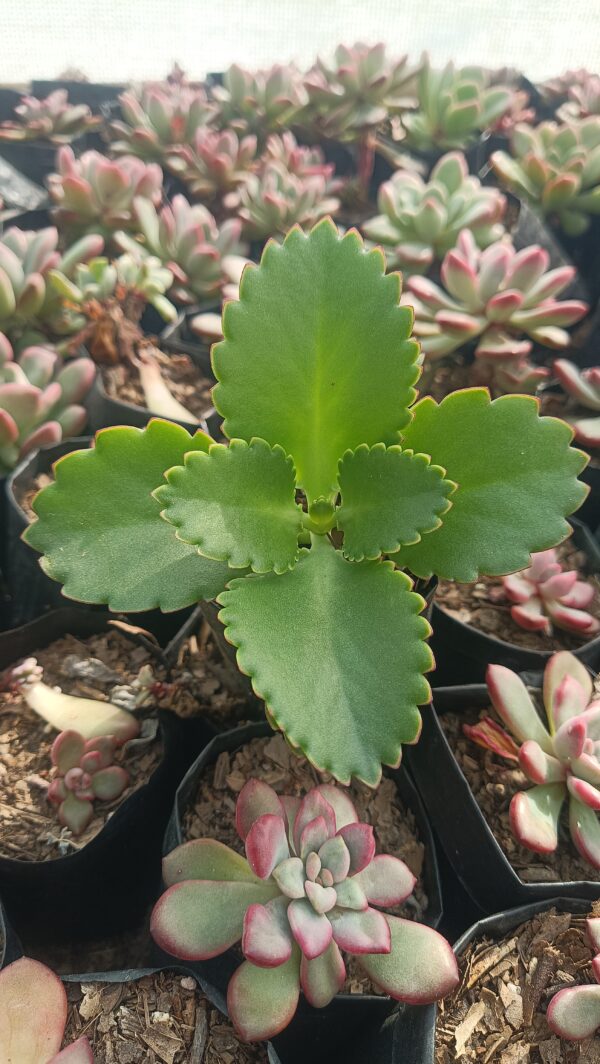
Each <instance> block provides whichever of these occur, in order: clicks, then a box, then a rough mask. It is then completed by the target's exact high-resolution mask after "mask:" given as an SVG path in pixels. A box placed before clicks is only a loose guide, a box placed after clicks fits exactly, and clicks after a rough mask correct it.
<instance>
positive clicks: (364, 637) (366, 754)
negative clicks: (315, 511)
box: [218, 537, 432, 785]
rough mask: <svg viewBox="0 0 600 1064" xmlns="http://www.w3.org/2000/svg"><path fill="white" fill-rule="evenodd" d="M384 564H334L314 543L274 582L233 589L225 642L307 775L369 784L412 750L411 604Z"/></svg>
mask: <svg viewBox="0 0 600 1064" xmlns="http://www.w3.org/2000/svg"><path fill="white" fill-rule="evenodd" d="M411 586H412V585H411V582H410V580H409V579H408V577H407V576H406V575H405V574H404V573H401V572H399V571H397V570H395V569H394V567H393V565H392V563H391V562H362V563H360V564H353V563H351V562H347V561H345V560H344V558H343V556H342V554H341V553H340V552H339V551H336V550H334V548H333V547H332V545H331V544H330V543H329V541H328V540H327V539H325V538H324V537H314V542H313V546H312V548H311V549H310V550H303V551H302V552H301V555H300V560H299V562H298V564H297V565H296V567H295V569H292V570H291V572H288V573H285V574H284V575H283V576H275V575H274V574H272V573H269V574H267V575H266V576H255V575H251V576H247V577H246V578H245V579H238V580H233V581H232V582H231V584H230V585H229V589H228V590H227V591H225V592H224V593H223V594H222V595H220V596H219V599H218V601H219V602H220V603H221V605H222V606H223V607H224V608H223V609H222V610H221V613H220V615H219V616H220V618H221V620H222V621H223V623H224V624H225V626H226V628H227V633H226V634H227V638H228V639H229V640H230V642H232V643H233V644H234V645H235V646H236V647H238V653H237V659H238V665H239V667H240V668H241V670H242V671H243V672H245V673H247V674H248V675H249V676H250V677H251V678H252V684H253V687H254V689H255V691H256V693H257V694H258V695H259V697H260V698H263V699H264V700H265V702H266V704H267V710H268V713H269V716H270V718H271V720H272V721H274V723H275V725H276V726H277V727H279V728H281V729H282V730H283V731H284V732H285V734H286V736H287V738H288V739H289V740H290V742H291V743H292V744H293V745H294V746H297V747H299V748H300V749H301V750H302V751H303V753H304V754H305V755H306V756H307V758H308V759H309V761H311V762H312V763H313V764H314V765H316V767H317V768H319V769H321V770H323V771H327V772H331V773H332V774H333V775H334V776H335V777H336V778H337V779H338V780H340V781H341V782H343V783H348V782H349V781H350V778H351V777H352V776H356V777H357V778H358V779H361V780H364V781H365V782H366V783H368V784H371V785H375V784H377V783H378V781H379V778H380V776H381V763H382V762H383V764H386V765H395V764H397V763H398V761H399V759H400V754H401V744H402V743H413V742H416V740H417V739H418V736H419V732H420V729H421V716H420V713H419V711H418V709H417V706H418V705H421V704H422V703H424V702H427V701H428V700H429V697H430V692H429V684H428V683H427V681H426V680H425V679H424V677H423V675H422V674H423V673H424V672H426V671H428V669H430V668H431V665H432V658H431V653H430V651H429V648H428V647H427V644H426V643H425V642H424V639H426V637H427V635H428V634H429V631H430V628H429V624H428V623H427V621H426V620H425V619H424V618H423V617H419V612H420V610H421V609H422V608H423V605H424V603H423V599H422V598H421V596H420V595H416V594H414V593H413V592H412V591H411V590H410V588H411Z"/></svg>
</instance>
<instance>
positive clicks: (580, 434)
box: [552, 358, 600, 447]
mask: <svg viewBox="0 0 600 1064" xmlns="http://www.w3.org/2000/svg"><path fill="white" fill-rule="evenodd" d="M552 369H553V372H554V376H555V377H558V380H559V381H560V383H561V385H562V387H563V388H564V390H565V392H566V393H567V395H568V397H569V399H570V403H569V406H568V407H567V410H566V413H565V419H566V420H567V421H568V422H569V424H571V425H572V426H573V431H574V433H575V439H576V440H577V442H578V443H580V444H581V445H582V446H583V447H600V366H591V367H590V368H589V369H579V367H578V366H576V365H575V363H574V362H570V361H569V360H568V359H567V358H557V359H555V361H554V362H553V363H552ZM571 407H575V409H571ZM577 408H579V409H577ZM582 410H583V411H586V410H590V411H593V412H594V414H596V415H597V416H596V417H589V416H587V417H586V416H584V415H583V414H582Z"/></svg>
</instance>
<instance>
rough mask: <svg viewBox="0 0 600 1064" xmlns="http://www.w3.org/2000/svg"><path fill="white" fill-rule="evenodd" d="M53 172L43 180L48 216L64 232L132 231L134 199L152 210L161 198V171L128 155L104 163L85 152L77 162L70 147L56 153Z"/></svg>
mask: <svg viewBox="0 0 600 1064" xmlns="http://www.w3.org/2000/svg"><path fill="white" fill-rule="evenodd" d="M56 160H57V166H58V173H56V174H50V176H49V177H48V192H49V194H50V199H51V200H52V203H53V205H54V210H53V216H54V218H55V219H56V224H57V226H58V228H59V229H60V230H61V231H64V232H66V233H69V234H76V235H78V234H81V233H101V234H102V235H103V236H107V237H110V236H112V235H113V233H114V232H115V230H117V229H131V230H133V231H136V230H137V218H136V215H135V213H134V209H133V205H134V200H136V199H139V198H143V199H144V200H146V201H147V202H148V203H149V204H150V205H152V204H154V205H156V206H158V205H159V204H160V202H161V200H162V194H163V188H162V180H163V175H162V170H161V168H160V166H159V165H158V164H157V163H145V162H142V160H141V159H137V158H135V156H133V155H124V156H122V157H121V158H119V159H107V158H106V156H104V155H101V154H100V152H97V151H85V152H84V153H83V155H81V156H80V157H79V158H78V159H77V158H75V155H74V154H73V151H72V150H71V148H61V149H60V150H59V152H58V153H57V157H56Z"/></svg>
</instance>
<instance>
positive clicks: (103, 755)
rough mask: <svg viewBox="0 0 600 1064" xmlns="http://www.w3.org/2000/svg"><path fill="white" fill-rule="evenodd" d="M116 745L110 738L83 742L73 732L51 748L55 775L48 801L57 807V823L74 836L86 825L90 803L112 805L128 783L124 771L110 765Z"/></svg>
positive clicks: (89, 815)
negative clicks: (66, 828)
mask: <svg viewBox="0 0 600 1064" xmlns="http://www.w3.org/2000/svg"><path fill="white" fill-rule="evenodd" d="M117 745H118V743H117V740H116V739H115V737H114V736H113V735H100V736H98V737H97V738H95V739H87V740H86V739H84V737H83V735H81V734H80V733H79V732H76V731H73V730H69V731H63V732H61V733H60V735H58V736H57V737H56V739H55V740H54V742H53V744H52V750H51V758H52V764H53V765H54V767H55V769H56V775H55V776H54V778H53V780H52V782H51V783H50V786H49V788H48V801H49V802H52V804H53V805H55V806H56V807H57V812H58V819H59V820H60V823H61V824H64V825H65V826H66V827H68V828H70V829H71V831H72V832H73V834H74V835H81V833H82V831H85V829H86V827H87V826H88V824H89V823H90V821H91V819H92V817H93V815H94V809H93V803H94V801H96V800H98V801H101V802H111V801H113V800H114V799H115V798H118V797H119V795H120V794H122V793H123V791H124V790H125V788H126V787H127V785H128V783H129V776H128V774H127V772H126V771H125V769H124V768H121V766H120V765H113V764H112V760H113V755H114V752H115V750H116V748H117Z"/></svg>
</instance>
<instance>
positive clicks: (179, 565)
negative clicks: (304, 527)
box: [25, 419, 230, 611]
mask: <svg viewBox="0 0 600 1064" xmlns="http://www.w3.org/2000/svg"><path fill="white" fill-rule="evenodd" d="M210 443H211V440H210V439H209V437H208V436H205V435H204V433H202V432H197V433H196V434H195V435H194V436H193V437H192V436H190V434H189V433H188V432H186V431H185V429H183V428H181V427H180V426H179V425H174V424H173V423H172V422H169V421H160V420H158V419H154V420H152V421H151V422H150V423H149V424H148V425H147V426H146V428H145V429H136V428H131V427H127V428H110V429H104V430H103V431H102V432H99V433H98V435H97V436H96V446H95V447H94V448H91V449H90V450H87V451H74V452H73V453H72V454H69V455H66V456H65V457H64V458H61V459H60V461H59V462H57V463H56V465H55V467H54V473H55V477H56V481H55V483H54V484H50V485H49V487H47V488H45V489H44V490H43V491H42V492H40V494H39V495H38V496H37V497H36V499H35V502H34V506H33V508H34V510H35V513H36V515H37V518H38V520H37V521H35V522H34V523H33V524H32V525H30V527H29V529H28V530H27V532H26V533H25V539H26V541H27V543H29V544H30V545H31V546H32V547H35V549H36V550H39V551H40V552H41V553H42V554H44V555H45V557H44V558H43V559H42V567H43V569H44V571H45V572H46V573H47V574H48V576H50V577H52V579H53V580H59V581H60V582H61V583H63V584H64V593H65V595H67V596H68V597H69V598H74V599H78V600H79V601H81V602H101V603H106V604H107V605H108V606H110V608H111V609H112V610H126V611H136V610H150V609H154V608H155V607H157V606H158V607H160V608H161V609H162V610H166V611H168V610H177V609H181V608H182V607H183V606H189V605H191V604H192V603H195V602H197V601H198V599H205V598H206V599H210V598H214V597H215V596H216V595H217V594H218V592H219V591H221V590H222V589H223V588H224V586H225V584H226V582H227V580H228V578H229V575H230V571H229V570H228V568H227V566H226V565H223V564H222V563H220V562H219V563H217V562H214V561H209V560H208V559H207V558H203V557H201V555H200V554H198V551H197V549H196V548H195V547H191V546H189V544H187V543H182V542H181V541H180V540H178V539H177V537H176V535H175V530H174V528H173V526H172V525H169V524H168V523H167V522H166V521H163V520H162V519H161V517H160V506H159V504H158V502H157V501H156V500H155V499H153V498H152V495H151V492H152V491H153V490H154V488H156V487H157V486H158V485H159V484H160V483H161V481H162V479H163V474H164V471H165V470H166V469H169V468H170V467H171V466H173V465H175V464H178V463H181V462H182V461H183V456H184V455H185V454H186V453H187V452H188V451H196V450H202V451H206V450H207V449H208V447H209V445H210Z"/></svg>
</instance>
